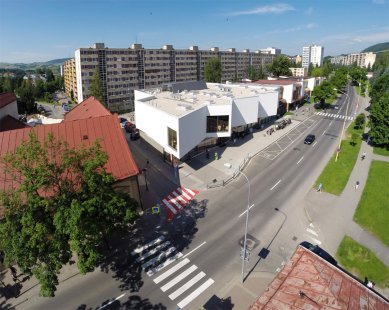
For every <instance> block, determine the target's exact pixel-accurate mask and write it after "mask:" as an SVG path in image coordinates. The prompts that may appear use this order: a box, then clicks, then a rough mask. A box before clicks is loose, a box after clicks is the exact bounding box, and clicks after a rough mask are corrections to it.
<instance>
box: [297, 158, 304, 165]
mask: <svg viewBox="0 0 389 310" xmlns="http://www.w3.org/2000/svg"><path fill="white" fill-rule="evenodd" d="M303 158H304V156H303V157H301V158H300V160H299V161H298V162H297V165H298V164H299V163H300V161H302V160H303Z"/></svg>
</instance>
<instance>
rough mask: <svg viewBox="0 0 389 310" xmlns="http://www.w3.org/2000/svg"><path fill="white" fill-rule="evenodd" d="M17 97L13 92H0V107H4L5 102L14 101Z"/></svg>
mask: <svg viewBox="0 0 389 310" xmlns="http://www.w3.org/2000/svg"><path fill="white" fill-rule="evenodd" d="M16 100H17V98H16V96H15V95H14V94H13V93H1V94H0V109H1V108H3V107H5V106H6V105H7V104H10V103H11V102H14V101H16Z"/></svg>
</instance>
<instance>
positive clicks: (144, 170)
mask: <svg viewBox="0 0 389 310" xmlns="http://www.w3.org/2000/svg"><path fill="white" fill-rule="evenodd" d="M142 171H143V172H144V175H145V183H146V191H148V190H149V187H148V186H147V177H146V172H147V169H146V168H143V169H142Z"/></svg>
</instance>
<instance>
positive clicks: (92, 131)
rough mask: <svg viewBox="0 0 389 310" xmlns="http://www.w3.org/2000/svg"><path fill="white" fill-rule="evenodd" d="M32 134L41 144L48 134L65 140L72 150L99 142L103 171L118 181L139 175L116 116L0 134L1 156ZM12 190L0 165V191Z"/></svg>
mask: <svg viewBox="0 0 389 310" xmlns="http://www.w3.org/2000/svg"><path fill="white" fill-rule="evenodd" d="M31 130H32V131H34V132H35V133H36V135H37V137H38V139H39V140H40V141H44V139H45V138H46V137H47V134H48V133H49V132H51V133H52V134H53V135H54V137H55V138H62V139H65V140H66V141H67V142H68V144H69V147H72V148H74V147H77V146H79V145H81V144H85V145H87V146H88V145H91V144H92V143H93V142H94V141H95V140H96V139H99V138H100V144H101V147H102V149H103V150H104V151H105V152H106V153H107V154H108V161H107V163H106V169H107V171H108V172H110V173H112V175H113V176H114V177H115V179H116V180H117V181H119V180H123V179H126V178H128V177H131V176H135V175H137V174H138V173H139V169H138V166H137V165H136V163H135V161H134V158H133V156H132V153H131V151H130V149H129V147H128V144H127V141H126V138H125V136H124V133H123V130H122V129H121V128H120V124H119V122H118V120H117V116H116V115H108V116H101V117H94V118H88V119H80V120H74V121H67V122H62V123H58V124H50V125H42V126H37V127H34V128H24V129H16V130H10V131H4V132H0V156H2V155H4V154H6V153H9V152H14V151H15V149H16V148H17V147H18V146H19V145H20V144H21V143H22V141H24V140H27V139H28V135H29V133H30V131H31ZM11 187H13V184H12V180H10V178H9V176H7V175H6V174H5V173H4V170H3V169H2V167H1V165H0V190H4V189H7V188H11Z"/></svg>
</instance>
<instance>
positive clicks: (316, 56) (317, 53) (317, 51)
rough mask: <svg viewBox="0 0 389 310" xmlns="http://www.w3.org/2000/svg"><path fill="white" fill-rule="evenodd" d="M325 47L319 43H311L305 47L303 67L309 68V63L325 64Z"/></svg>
mask: <svg viewBox="0 0 389 310" xmlns="http://www.w3.org/2000/svg"><path fill="white" fill-rule="evenodd" d="M323 57H324V47H323V46H319V45H309V46H304V47H303V63H302V66H303V68H308V67H309V64H313V65H314V66H318V67H320V66H321V65H322V64H323Z"/></svg>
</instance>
